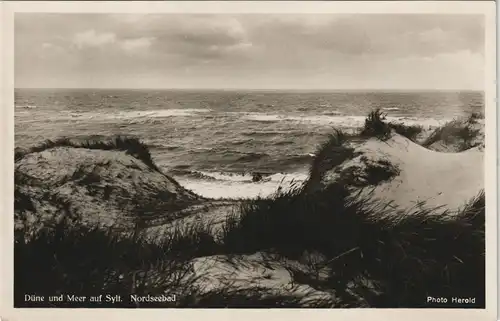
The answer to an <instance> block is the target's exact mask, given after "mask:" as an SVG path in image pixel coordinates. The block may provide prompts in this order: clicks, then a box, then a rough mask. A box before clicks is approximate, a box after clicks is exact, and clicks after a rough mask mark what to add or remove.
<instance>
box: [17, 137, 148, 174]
mask: <svg viewBox="0 0 500 321" xmlns="http://www.w3.org/2000/svg"><path fill="white" fill-rule="evenodd" d="M55 147H73V148H86V149H100V150H119V151H125V152H126V153H127V154H129V155H131V156H133V157H135V158H137V159H139V160H141V161H143V162H144V164H146V165H147V166H149V167H150V168H152V169H154V170H158V167H157V166H156V164H155V163H154V162H153V159H152V158H151V153H150V152H149V149H148V147H147V146H146V145H145V144H144V143H142V142H141V141H140V140H139V139H138V138H136V137H126V136H115V137H113V138H111V139H109V140H102V139H100V140H84V141H76V140H73V139H70V138H67V137H62V138H58V139H56V140H46V141H44V142H42V143H41V144H39V145H37V146H33V147H31V148H28V149H27V150H21V149H18V150H16V152H15V154H14V158H15V160H16V161H18V160H20V159H22V158H23V157H24V156H25V155H27V154H31V153H37V152H42V151H44V150H47V149H51V148H55Z"/></svg>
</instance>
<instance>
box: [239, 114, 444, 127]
mask: <svg viewBox="0 0 500 321" xmlns="http://www.w3.org/2000/svg"><path fill="white" fill-rule="evenodd" d="M241 118H243V119H246V120H250V121H258V122H281V121H288V122H296V123H304V124H314V125H329V126H335V127H339V128H359V127H361V126H363V124H364V122H365V119H366V117H365V116H327V115H317V116H314V115H299V116H289V115H283V114H265V113H241ZM386 119H387V121H389V122H401V123H405V124H407V125H421V126H431V127H436V126H440V125H442V124H443V123H445V122H447V121H449V120H450V119H435V118H420V117H399V116H387V118H386Z"/></svg>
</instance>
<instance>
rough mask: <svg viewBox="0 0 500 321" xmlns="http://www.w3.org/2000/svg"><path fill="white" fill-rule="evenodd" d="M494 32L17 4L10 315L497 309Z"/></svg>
mask: <svg viewBox="0 0 500 321" xmlns="http://www.w3.org/2000/svg"><path fill="white" fill-rule="evenodd" d="M281 7H283V6H281ZM358 8H359V6H358ZM488 40H490V39H488V38H487V20H486V15H485V14H481V13H474V12H472V13H470V12H463V13H460V12H446V11H444V10H443V11H441V12H430V13H426V12H423V13H422V12H397V11H395V12H390V11H387V12H376V13H369V12H361V13H357V12H356V10H351V12H345V10H339V11H338V12H335V10H330V11H325V12H321V11H318V12H304V13H300V12H289V11H287V10H282V12H279V11H276V10H274V11H272V12H262V11H261V12H245V11H241V12H224V11H222V10H221V11H220V12H214V9H213V8H212V10H207V11H206V12H203V11H201V10H200V11H199V12H189V11H187V12H159V11H158V12H155V11H154V10H153V11H152V12H140V11H139V12H119V11H117V12H84V11H82V12H16V13H15V14H14V15H13V67H12V68H13V76H14V80H13V82H14V83H13V88H12V91H13V92H12V95H13V106H12V109H13V112H12V114H13V116H14V117H13V118H14V120H13V134H12V137H13V140H14V143H13V144H14V151H13V156H14V160H13V165H14V168H13V169H12V170H13V175H12V176H13V182H14V186H13V210H14V212H13V214H11V216H12V217H11V218H12V220H13V226H12V230H13V232H12V235H13V240H12V241H11V244H12V246H13V250H12V251H13V275H12V278H13V279H12V282H13V284H12V288H13V293H12V296H13V298H12V300H13V307H15V308H90V309H92V308H108V309H116V308H159V309H172V308H175V309H179V308H252V309H254V308H266V309H270V308H271V309H277V308H279V309H296V308H301V309H305V308H308V309H311V308H315V309H318V308H321V309H360V308H384V309H388V308H390V309H396V308H406V309H407V308H412V309H417V308H418V309H429V308H431V309H450V308H451V309H481V310H484V309H485V308H486V305H487V304H486V302H487V301H488V300H489V299H488V298H487V294H486V293H487V290H486V284H487V283H488V282H487V280H486V278H487V273H486V262H487V260H486V228H485V226H486V224H485V221H486V216H487V215H486V208H487V206H486V204H487V203H490V202H493V203H494V202H496V199H495V192H494V191H495V190H493V194H491V192H490V190H488V192H486V188H488V189H489V188H490V187H491V186H492V185H491V184H490V185H488V187H486V186H487V184H486V180H487V179H495V178H496V172H492V173H494V174H490V175H489V176H488V175H487V173H486V170H487V168H486V166H488V165H487V162H486V157H487V156H486V155H487V150H488V149H489V148H495V147H494V146H489V144H490V142H493V144H492V145H494V144H496V143H495V140H494V138H493V141H492V140H488V139H487V135H490V134H489V133H491V132H492V130H493V135H495V131H494V130H495V129H494V128H490V129H489V131H487V130H486V128H487V126H490V125H491V124H492V123H493V126H495V125H494V122H495V118H496V114H495V111H494V109H495V107H494V97H493V96H491V92H490V95H488V93H487V91H486V88H490V87H491V85H492V82H493V81H494V79H489V78H488V77H487V70H488V66H487V65H486V60H487V57H490V56H491V54H490V53H489V52H488V50H490V51H491V50H493V49H492V48H493V47H494V45H490V46H489V47H488V46H487V41H488ZM488 106H489V107H488ZM487 107H488V108H490V109H493V112H492V113H491V114H488V113H489V112H491V111H488V108H487ZM486 115H489V116H488V117H492V118H491V121H492V122H491V121H490V120H488V117H486ZM488 122H489V125H487V123H488ZM487 133H488V134H487ZM488 137H489V136H488ZM494 151H495V149H493V153H494ZM488 153H491V151H489V152H488ZM493 157H494V156H493ZM493 175H495V176H493ZM9 184H12V183H11V182H10V183H9ZM494 188H496V187H495V186H494ZM489 195H493V199H491V200H490V199H489ZM487 196H488V197H487ZM488 206H490V205H488ZM493 215H495V214H494V213H493ZM488 219H489V218H488ZM493 222H495V221H493ZM488 224H490V222H488ZM494 224H496V223H494ZM488 237H496V236H495V235H490V236H488ZM493 249H496V248H493ZM488 251H490V249H489V248H488ZM488 255H490V254H488ZM491 280H495V279H491ZM490 283H491V281H490Z"/></svg>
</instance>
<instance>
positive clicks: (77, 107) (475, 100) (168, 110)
mask: <svg viewBox="0 0 500 321" xmlns="http://www.w3.org/2000/svg"><path fill="white" fill-rule="evenodd" d="M378 108H380V109H381V110H382V111H383V112H384V113H385V114H387V119H388V120H390V121H396V122H403V123H406V124H410V125H412V124H418V125H421V126H424V128H426V129H432V128H433V127H436V126H439V125H440V124H443V123H445V122H447V121H449V120H451V119H453V118H456V117H461V116H464V115H466V114H469V113H471V112H483V110H484V94H483V92H478V91H428V92H423V91H409V92H405V91H236V90H157V89H149V90H147V89H16V90H15V144H16V147H28V146H31V145H34V144H37V143H39V142H41V141H43V140H46V139H55V138H58V137H79V138H81V137H88V138H95V139H98V138H100V137H105V136H109V135H127V136H137V137H139V138H140V139H141V140H142V141H143V142H144V143H145V144H147V145H148V147H149V149H150V151H151V154H152V156H153V159H154V161H155V163H156V164H157V165H158V166H159V167H160V168H161V169H162V170H163V171H165V172H166V173H168V174H170V175H172V176H173V177H174V178H175V179H176V180H177V181H179V183H181V184H182V185H183V186H185V187H186V188H189V189H191V190H193V191H195V192H197V193H199V194H201V195H204V196H206V197H213V198H219V197H232V198H252V197H257V196H268V195H270V194H272V193H274V192H275V191H276V190H277V189H278V188H280V187H284V186H289V185H290V184H294V183H300V182H302V181H304V180H305V179H306V178H307V174H308V170H309V165H310V163H311V160H312V158H313V157H314V153H315V152H316V150H317V147H318V146H319V144H321V143H322V142H324V141H325V140H326V138H327V135H328V134H330V133H331V132H332V131H333V130H334V129H342V130H344V131H347V132H350V131H354V130H357V128H359V127H360V126H362V125H363V123H364V119H365V117H366V115H367V114H368V113H369V112H370V111H372V110H374V109H378ZM256 173H260V175H261V176H262V179H260V180H257V179H255V177H256Z"/></svg>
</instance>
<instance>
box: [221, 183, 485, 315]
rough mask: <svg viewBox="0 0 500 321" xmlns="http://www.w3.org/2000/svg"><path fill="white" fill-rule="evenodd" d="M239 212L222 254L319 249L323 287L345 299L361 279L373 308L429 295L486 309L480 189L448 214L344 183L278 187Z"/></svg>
mask: <svg viewBox="0 0 500 321" xmlns="http://www.w3.org/2000/svg"><path fill="white" fill-rule="evenodd" d="M241 212H242V215H241V216H240V217H238V218H235V217H233V218H230V219H229V220H228V223H227V225H226V227H225V230H224V238H223V239H224V244H225V246H224V248H225V250H226V251H228V253H253V252H256V251H259V250H268V251H273V252H275V253H278V254H280V255H283V256H285V257H287V258H291V259H298V258H299V257H300V256H301V255H302V253H304V251H318V252H320V253H322V254H324V255H325V256H326V257H327V258H328V260H327V261H326V262H325V263H324V265H326V266H329V267H330V269H331V271H332V274H331V275H330V276H329V277H328V278H327V279H326V280H322V281H321V282H322V283H323V284H324V285H323V286H325V287H327V288H330V289H335V290H336V291H337V292H338V293H342V292H344V296H343V297H344V298H346V300H348V299H347V298H349V297H351V296H349V295H348V294H347V293H346V289H347V288H348V284H349V283H352V282H356V280H357V279H360V278H361V279H364V280H371V281H373V282H374V283H376V284H378V287H377V289H376V290H377V291H374V290H372V291H371V292H367V293H360V295H361V296H362V297H363V299H364V300H366V301H367V302H368V305H369V306H372V307H386V308H388V307H392V308H396V307H400V308H401V307H407V308H411V307H430V305H428V304H427V303H426V301H425V299H426V298H427V295H436V296H448V297H451V296H462V297H475V298H476V305H475V307H484V286H485V283H484V262H485V261H484V260H485V257H484V194H481V195H479V196H478V197H477V198H476V199H474V200H473V201H471V203H470V204H468V205H467V206H465V207H464V209H463V210H462V211H461V212H460V213H459V214H458V215H456V216H455V217H453V218H451V217H450V215H451V213H447V212H445V211H442V210H441V209H439V208H425V206H423V207H419V208H416V209H413V210H409V211H401V212H398V211H395V210H394V209H393V208H391V207H390V206H388V204H383V203H379V202H377V201H374V200H372V199H370V198H369V197H366V196H363V197H361V196H359V194H358V195H355V196H353V195H349V193H348V192H347V191H345V190H344V189H343V187H342V186H336V187H331V188H330V189H329V190H327V191H325V193H321V194H319V193H316V194H314V195H302V194H300V189H295V190H292V191H287V192H283V193H279V194H277V195H275V196H274V198H273V199H272V200H268V199H267V200H266V199H260V200H256V201H253V202H249V203H247V204H243V205H242V208H241ZM257 236H258V237H257ZM360 288H361V287H360ZM360 291H361V290H360Z"/></svg>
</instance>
